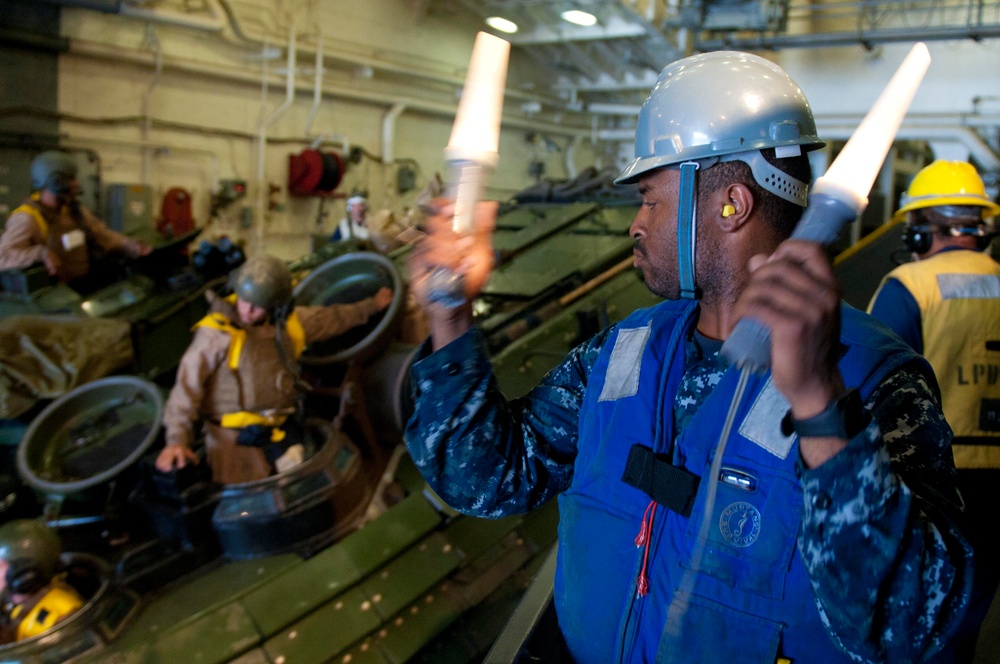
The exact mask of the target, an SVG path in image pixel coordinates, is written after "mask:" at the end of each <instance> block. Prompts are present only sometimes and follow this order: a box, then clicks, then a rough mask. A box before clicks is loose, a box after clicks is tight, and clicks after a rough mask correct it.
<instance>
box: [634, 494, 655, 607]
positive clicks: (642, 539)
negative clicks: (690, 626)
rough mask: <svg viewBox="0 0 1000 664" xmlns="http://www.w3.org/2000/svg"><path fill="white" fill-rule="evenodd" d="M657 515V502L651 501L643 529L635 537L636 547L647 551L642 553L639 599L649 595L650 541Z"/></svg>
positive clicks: (644, 515) (637, 586)
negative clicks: (654, 519)
mask: <svg viewBox="0 0 1000 664" xmlns="http://www.w3.org/2000/svg"><path fill="white" fill-rule="evenodd" d="M655 515H656V501H655V500H651V501H649V505H647V506H646V511H645V513H644V514H643V515H642V527H641V528H640V529H639V534H638V535H636V536H635V545H636V546H641V547H645V549H646V550H645V551H643V553H642V569H641V570H640V571H639V580H638V582H637V583H636V592H638V594H639V597H645V596H646V595H647V594H649V574H648V572H647V568H648V566H649V540H650V537H651V536H652V535H653V517H654V516H655Z"/></svg>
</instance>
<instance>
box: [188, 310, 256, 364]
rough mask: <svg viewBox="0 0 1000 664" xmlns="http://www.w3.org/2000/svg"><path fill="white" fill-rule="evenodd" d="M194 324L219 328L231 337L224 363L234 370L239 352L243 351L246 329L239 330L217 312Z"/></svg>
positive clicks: (238, 359) (214, 328)
mask: <svg viewBox="0 0 1000 664" xmlns="http://www.w3.org/2000/svg"><path fill="white" fill-rule="evenodd" d="M194 326H195V328H199V327H208V328H211V329H213V330H220V331H222V332H225V333H226V334H228V335H229V336H230V337H232V341H231V342H230V343H229V355H228V358H227V360H226V365H227V366H228V367H229V368H230V369H232V370H233V371H235V370H236V369H237V367H239V365H240V353H241V352H243V345H244V344H245V343H246V340H247V333H246V330H241V329H240V328H238V327H236V326H235V325H233V324H232V323H231V322H229V319H228V318H226V317H225V316H223V315H222V314H219V313H214V314H209V315H207V316H205V317H204V318H202V319H201V320H200V321H198V322H197V323H195V324H194Z"/></svg>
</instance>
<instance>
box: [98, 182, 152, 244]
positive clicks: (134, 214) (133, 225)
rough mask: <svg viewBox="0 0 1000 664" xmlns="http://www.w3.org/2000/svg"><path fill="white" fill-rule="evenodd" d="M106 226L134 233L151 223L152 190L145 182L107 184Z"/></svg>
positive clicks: (121, 231)
mask: <svg viewBox="0 0 1000 664" xmlns="http://www.w3.org/2000/svg"><path fill="white" fill-rule="evenodd" d="M106 220H107V222H108V226H109V227H111V228H113V229H115V230H116V231H118V232H120V233H125V234H126V235H134V234H136V233H138V232H141V231H145V230H148V229H149V228H151V227H152V225H153V223H152V222H153V190H152V189H151V188H150V187H149V186H148V185H145V184H109V185H108V211H107V215H106Z"/></svg>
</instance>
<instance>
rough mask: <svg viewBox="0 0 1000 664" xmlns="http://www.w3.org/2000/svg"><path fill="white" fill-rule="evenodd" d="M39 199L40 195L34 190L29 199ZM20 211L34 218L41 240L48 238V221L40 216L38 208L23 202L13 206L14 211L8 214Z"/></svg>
mask: <svg viewBox="0 0 1000 664" xmlns="http://www.w3.org/2000/svg"><path fill="white" fill-rule="evenodd" d="M41 199H42V197H41V196H40V195H39V194H38V192H35V193H34V194H32V195H31V200H33V201H40V200H41ZM21 212H23V213H25V214H30V215H31V217H32V218H33V219H34V220H35V223H36V224H38V230H39V232H41V234H42V241H46V240H48V239H49V222H47V221H45V217H43V216H42V213H41V211H40V210H39V209H38V208H36V207H32V206H31V205H28V204H27V203H25V204H24V205H20V206H18V207H16V208H14V211H13V212H11V213H10V214H11V216H14V215H15V214H19V213H21Z"/></svg>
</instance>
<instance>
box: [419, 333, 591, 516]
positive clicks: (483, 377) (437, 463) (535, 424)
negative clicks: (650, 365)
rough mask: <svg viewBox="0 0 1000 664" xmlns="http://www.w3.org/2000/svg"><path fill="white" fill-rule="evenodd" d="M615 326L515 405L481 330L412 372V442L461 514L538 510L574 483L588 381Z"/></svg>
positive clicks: (422, 465) (428, 474) (436, 485)
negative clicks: (492, 362)
mask: <svg viewBox="0 0 1000 664" xmlns="http://www.w3.org/2000/svg"><path fill="white" fill-rule="evenodd" d="M607 334H608V330H606V331H605V332H602V333H601V334H599V335H597V336H596V337H594V338H593V339H591V340H590V341H588V342H586V343H584V344H582V345H581V346H578V347H577V348H575V349H574V350H573V351H572V352H571V353H570V354H569V355H568V356H567V358H566V359H565V360H564V361H563V362H562V364H560V365H559V366H557V367H555V368H554V369H552V370H551V371H550V372H549V373H548V374H547V375H546V376H545V377H544V378H543V379H542V381H541V383H539V385H538V386H537V387H535V388H534V389H533V390H532V391H531V392H529V393H528V394H527V395H525V396H524V397H522V398H520V399H515V400H512V401H507V400H506V399H505V398H504V396H503V394H501V392H500V389H499V387H498V385H497V380H496V377H495V376H494V375H493V369H492V366H491V365H490V362H489V359H488V355H487V350H486V343H485V340H484V338H483V335H482V333H481V332H480V331H479V330H478V329H477V328H473V329H472V330H470V331H469V332H467V333H466V334H465V335H463V336H462V337H459V338H458V339H456V340H455V341H453V342H452V343H450V344H448V345H447V346H445V347H444V348H441V349H439V350H437V351H436V352H434V353H432V354H429V355H426V356H424V357H422V358H421V359H419V360H418V361H417V362H416V363H415V364H414V365H413V368H412V370H411V383H412V386H413V387H412V389H413V396H414V401H415V406H414V413H413V416H412V417H411V418H410V421H409V423H408V425H407V427H406V444H407V447H408V448H409V450H410V454H411V456H412V457H413V460H414V461H415V462H416V464H417V467H418V468H419V469H420V472H421V473H422V474H423V476H424V478H425V479H426V480H427V482H428V483H429V484H430V485H431V487H432V488H433V489H434V490H435V491H437V492H438V494H439V495H440V496H441V497H442V498H443V499H444V500H445V501H446V502H447V503H448V504H449V505H451V506H452V507H454V508H455V509H457V510H459V511H462V512H465V513H467V514H473V515H476V516H481V517H486V518H499V517H502V516H506V515H509V514H517V513H522V512H526V511H528V510H531V509H533V508H535V507H537V506H539V505H541V504H542V503H544V502H546V501H548V500H550V499H551V498H553V497H554V496H556V495H557V494H559V493H560V492H561V491H563V490H564V489H566V488H567V487H568V486H569V483H570V480H571V479H572V477H573V461H574V459H575V458H576V445H577V433H578V430H577V427H578V422H579V415H580V408H581V405H582V403H583V395H584V391H585V389H586V386H587V378H588V376H589V374H590V370H591V368H592V367H593V365H594V361H595V360H596V358H597V354H598V353H599V352H600V349H601V345H602V344H603V342H604V340H605V339H606V338H607Z"/></svg>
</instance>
